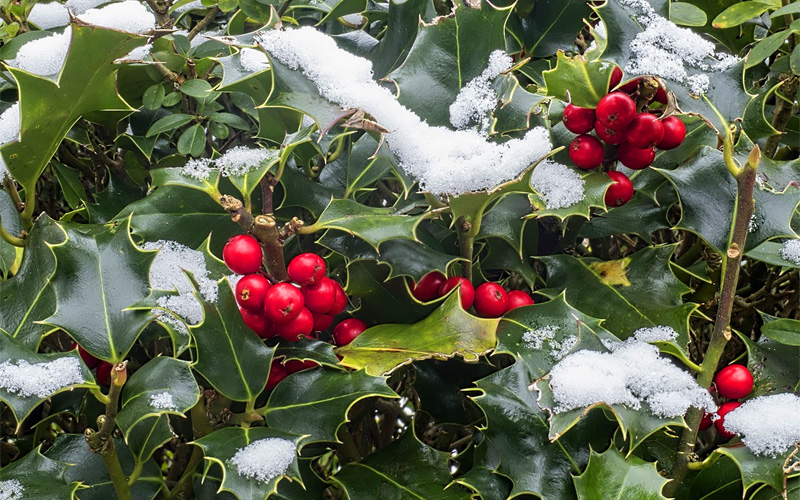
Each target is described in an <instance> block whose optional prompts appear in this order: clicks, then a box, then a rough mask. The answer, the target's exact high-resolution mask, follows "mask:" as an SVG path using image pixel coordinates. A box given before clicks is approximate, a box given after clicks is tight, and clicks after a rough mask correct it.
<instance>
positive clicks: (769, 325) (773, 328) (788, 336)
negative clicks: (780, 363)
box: [758, 311, 800, 346]
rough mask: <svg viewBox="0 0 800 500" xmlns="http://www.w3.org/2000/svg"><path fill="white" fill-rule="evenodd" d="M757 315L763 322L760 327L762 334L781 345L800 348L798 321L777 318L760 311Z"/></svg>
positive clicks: (799, 322)
mask: <svg viewBox="0 0 800 500" xmlns="http://www.w3.org/2000/svg"><path fill="white" fill-rule="evenodd" d="M758 313H759V314H760V315H761V319H762V321H764V325H763V326H762V327H761V333H762V334H764V335H766V336H767V337H769V338H771V339H772V340H774V341H776V342H778V343H780V344H783V345H790V346H800V321H798V320H796V319H790V318H777V317H775V316H772V315H770V314H766V313H763V312H761V311H759V312H758Z"/></svg>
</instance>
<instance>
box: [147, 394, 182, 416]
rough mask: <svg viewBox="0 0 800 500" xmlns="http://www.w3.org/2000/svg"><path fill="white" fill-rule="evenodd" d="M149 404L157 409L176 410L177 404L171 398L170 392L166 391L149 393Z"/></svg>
mask: <svg viewBox="0 0 800 500" xmlns="http://www.w3.org/2000/svg"><path fill="white" fill-rule="evenodd" d="M150 406H152V407H153V408H156V409H158V410H173V411H174V410H177V409H178V406H177V405H176V404H175V400H174V399H173V398H172V394H170V393H169V392H167V391H164V392H159V393H158V394H151V395H150Z"/></svg>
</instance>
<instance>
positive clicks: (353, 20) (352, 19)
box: [342, 13, 364, 26]
mask: <svg viewBox="0 0 800 500" xmlns="http://www.w3.org/2000/svg"><path fill="white" fill-rule="evenodd" d="M342 20H343V21H344V22H346V23H348V24H350V25H352V26H361V23H363V22H364V16H362V15H361V14H358V13H356V14H347V15H345V16H342Z"/></svg>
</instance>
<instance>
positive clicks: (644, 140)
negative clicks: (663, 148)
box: [628, 113, 664, 149]
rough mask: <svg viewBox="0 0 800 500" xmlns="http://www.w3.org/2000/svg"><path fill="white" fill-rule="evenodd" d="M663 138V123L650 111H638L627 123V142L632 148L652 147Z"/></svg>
mask: <svg viewBox="0 0 800 500" xmlns="http://www.w3.org/2000/svg"><path fill="white" fill-rule="evenodd" d="M663 138H664V125H662V124H661V122H660V121H659V120H658V117H657V116H656V115H654V114H652V113H639V114H638V115H636V117H635V118H634V119H633V121H631V123H630V125H628V144H630V145H631V146H633V147H634V148H637V149H645V148H652V147H653V146H655V145H656V144H658V143H659V142H660V141H661V139H663Z"/></svg>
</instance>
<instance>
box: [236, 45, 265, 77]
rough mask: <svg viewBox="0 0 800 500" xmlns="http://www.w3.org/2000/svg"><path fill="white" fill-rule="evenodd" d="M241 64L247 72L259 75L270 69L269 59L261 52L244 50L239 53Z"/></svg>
mask: <svg viewBox="0 0 800 500" xmlns="http://www.w3.org/2000/svg"><path fill="white" fill-rule="evenodd" d="M239 64H241V65H242V68H244V69H245V71H249V72H250V73H257V72H259V71H263V70H265V69H269V59H267V55H266V54H265V53H263V52H261V51H260V50H256V49H248V48H244V49H242V50H241V51H240V52H239Z"/></svg>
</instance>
